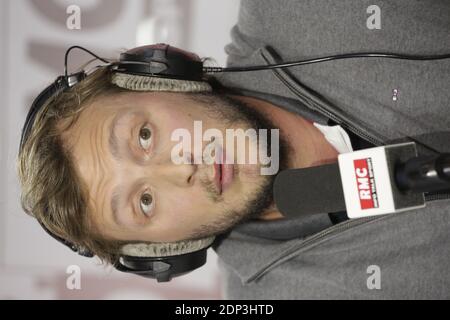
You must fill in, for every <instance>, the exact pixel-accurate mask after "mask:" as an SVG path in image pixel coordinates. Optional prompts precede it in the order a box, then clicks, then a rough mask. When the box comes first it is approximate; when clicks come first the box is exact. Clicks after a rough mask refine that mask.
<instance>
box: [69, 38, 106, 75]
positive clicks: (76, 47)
mask: <svg viewBox="0 0 450 320" xmlns="http://www.w3.org/2000/svg"><path fill="white" fill-rule="evenodd" d="M72 49H80V50H82V51H84V52H87V53H89V54H90V55H91V56H93V57H95V58H96V59H98V60H100V61H102V62H105V63H108V64H109V63H111V62H110V61H108V60H105V59H103V58H100V57H99V56H98V55H96V54H95V53H93V52H92V51H89V50H88V49H85V48H83V47H80V46H72V47H70V48H69V49H67V51H66V54H65V56H64V76H65V77H66V79H67V58H68V56H69V53H70V51H72Z"/></svg>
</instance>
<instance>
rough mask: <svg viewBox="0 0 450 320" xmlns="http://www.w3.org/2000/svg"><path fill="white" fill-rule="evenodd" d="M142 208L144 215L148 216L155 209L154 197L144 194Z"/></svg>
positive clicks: (141, 201) (141, 202)
mask: <svg viewBox="0 0 450 320" xmlns="http://www.w3.org/2000/svg"><path fill="white" fill-rule="evenodd" d="M140 207H141V210H142V212H143V213H144V215H146V216H148V215H149V214H150V212H151V211H152V209H153V197H152V195H151V194H149V193H144V194H143V195H142V196H141V200H140Z"/></svg>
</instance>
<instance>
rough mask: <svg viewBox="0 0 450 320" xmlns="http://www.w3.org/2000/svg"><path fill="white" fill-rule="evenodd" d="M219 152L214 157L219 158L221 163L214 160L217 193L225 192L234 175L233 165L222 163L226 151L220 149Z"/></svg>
mask: <svg viewBox="0 0 450 320" xmlns="http://www.w3.org/2000/svg"><path fill="white" fill-rule="evenodd" d="M220 153H221V154H219V155H218V157H216V159H221V160H222V161H220V162H222V163H217V162H214V182H215V184H216V187H217V190H218V191H219V194H222V193H223V192H225V191H226V190H227V189H228V187H229V186H230V185H231V183H232V181H233V176H234V165H233V164H228V163H224V162H225V159H226V153H225V151H223V150H222V149H220Z"/></svg>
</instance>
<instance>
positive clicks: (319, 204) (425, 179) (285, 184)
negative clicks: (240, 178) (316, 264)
mask: <svg viewBox="0 0 450 320" xmlns="http://www.w3.org/2000/svg"><path fill="white" fill-rule="evenodd" d="M447 189H450V154H441V155H439V156H438V157H437V158H436V157H418V156H417V149H416V144H415V143H414V142H408V143H400V144H395V145H388V146H381V147H375V148H369V149H363V150H358V151H356V152H349V153H343V154H340V155H339V156H338V162H337V163H333V164H327V165H323V166H317V167H311V168H302V169H287V170H283V171H281V172H280V173H279V174H278V175H277V176H276V177H275V181H274V188H273V195H274V201H275V204H276V206H277V208H278V210H280V212H281V213H282V214H283V215H285V216H286V217H288V218H289V217H296V216H300V215H311V214H319V213H333V212H339V211H344V210H346V211H347V216H348V217H349V218H362V217H368V216H375V215H381V214H390V213H396V212H402V211H407V210H414V209H419V208H423V207H425V196H424V192H432V191H439V190H447Z"/></svg>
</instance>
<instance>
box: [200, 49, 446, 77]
mask: <svg viewBox="0 0 450 320" xmlns="http://www.w3.org/2000/svg"><path fill="white" fill-rule="evenodd" d="M353 58H388V59H402V60H416V61H417V60H422V61H423V60H429V61H431V60H442V59H449V58H450V54H442V55H424V56H422V55H407V54H395V53H384V52H367V53H366V52H361V53H347V54H339V55H334V56H326V57H321V58H312V59H307V60H299V61H293V62H285V63H277V64H269V65H265V66H249V67H229V68H221V67H204V68H203V72H205V73H218V72H244V71H258V70H269V69H276V68H285V67H293V66H301V65H306V64H313V63H320V62H326V61H331V60H341V59H353Z"/></svg>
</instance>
